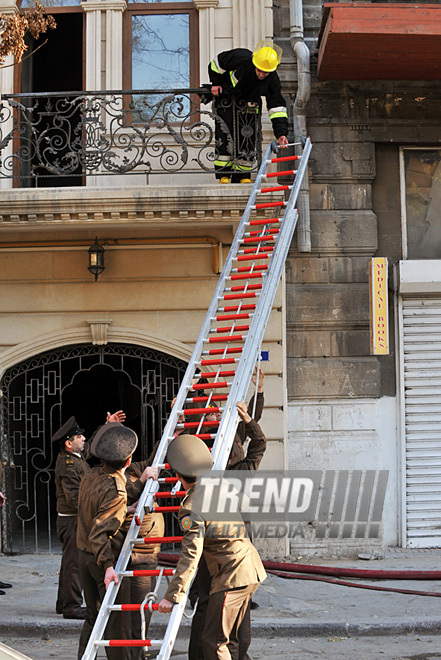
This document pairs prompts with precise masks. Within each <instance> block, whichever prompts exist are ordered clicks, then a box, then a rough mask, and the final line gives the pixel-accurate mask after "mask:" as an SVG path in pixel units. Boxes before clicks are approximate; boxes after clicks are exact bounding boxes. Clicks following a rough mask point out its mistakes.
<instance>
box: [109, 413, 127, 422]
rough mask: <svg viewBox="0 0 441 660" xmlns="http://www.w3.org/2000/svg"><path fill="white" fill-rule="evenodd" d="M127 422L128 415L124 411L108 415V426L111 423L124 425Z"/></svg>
mask: <svg viewBox="0 0 441 660" xmlns="http://www.w3.org/2000/svg"><path fill="white" fill-rule="evenodd" d="M125 421H126V413H125V412H124V411H123V410H118V411H117V412H114V413H112V414H110V413H109V412H108V413H107V418H106V424H109V423H110V422H119V423H120V424H122V423H123V422H125Z"/></svg>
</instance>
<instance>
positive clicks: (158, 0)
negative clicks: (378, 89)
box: [129, 0, 432, 5]
mask: <svg viewBox="0 0 441 660" xmlns="http://www.w3.org/2000/svg"><path fill="white" fill-rule="evenodd" d="M182 1H183V0H129V3H130V2H136V3H138V4H139V5H150V4H151V5H153V4H154V5H161V4H163V3H164V2H165V3H170V2H181V3H182ZM430 1H431V2H432V0H430ZM184 2H185V0H184Z"/></svg>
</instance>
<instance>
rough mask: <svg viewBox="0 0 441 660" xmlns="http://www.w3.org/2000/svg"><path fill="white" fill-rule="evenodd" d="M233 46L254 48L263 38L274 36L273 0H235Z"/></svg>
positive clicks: (233, 7)
mask: <svg viewBox="0 0 441 660" xmlns="http://www.w3.org/2000/svg"><path fill="white" fill-rule="evenodd" d="M232 25H233V48H249V49H250V50H254V48H255V46H256V44H257V43H258V42H259V41H260V40H261V39H271V38H272V36H273V22H272V2H271V0H234V2H233V3H232Z"/></svg>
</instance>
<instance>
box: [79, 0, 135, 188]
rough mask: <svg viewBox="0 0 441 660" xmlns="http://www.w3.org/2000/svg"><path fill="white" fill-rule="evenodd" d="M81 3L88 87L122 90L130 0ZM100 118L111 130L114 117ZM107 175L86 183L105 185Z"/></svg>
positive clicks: (106, 115) (89, 88)
mask: <svg viewBox="0 0 441 660" xmlns="http://www.w3.org/2000/svg"><path fill="white" fill-rule="evenodd" d="M81 6H82V7H83V9H84V11H85V12H86V91H96V90H106V91H111V90H116V89H118V90H120V89H122V86H123V79H122V78H123V76H122V72H123V60H122V52H123V26H122V25H123V21H122V16H123V12H124V11H125V10H126V8H127V3H126V1H125V0H85V1H84V2H82V3H81ZM103 42H104V48H103ZM107 98H109V97H107ZM101 119H102V121H104V122H105V126H106V133H109V131H110V122H111V118H110V117H109V116H108V114H107V113H106V114H104V113H103V115H102V118H101ZM92 148H93V147H92ZM106 179H107V177H102V176H101V177H100V176H89V177H87V184H86V185H88V186H97V185H106V183H108V181H106Z"/></svg>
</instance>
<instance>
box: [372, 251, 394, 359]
mask: <svg viewBox="0 0 441 660" xmlns="http://www.w3.org/2000/svg"><path fill="white" fill-rule="evenodd" d="M369 299H370V319H371V323H370V329H371V355H388V354H389V317H388V304H387V259H386V257H374V258H373V259H371V261H370V264H369Z"/></svg>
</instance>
